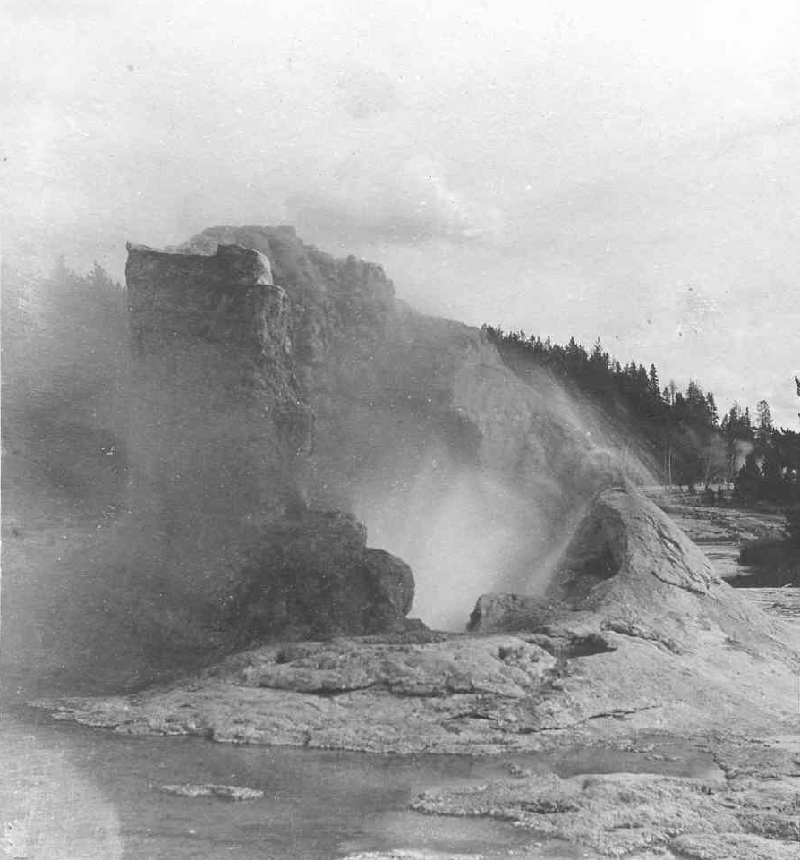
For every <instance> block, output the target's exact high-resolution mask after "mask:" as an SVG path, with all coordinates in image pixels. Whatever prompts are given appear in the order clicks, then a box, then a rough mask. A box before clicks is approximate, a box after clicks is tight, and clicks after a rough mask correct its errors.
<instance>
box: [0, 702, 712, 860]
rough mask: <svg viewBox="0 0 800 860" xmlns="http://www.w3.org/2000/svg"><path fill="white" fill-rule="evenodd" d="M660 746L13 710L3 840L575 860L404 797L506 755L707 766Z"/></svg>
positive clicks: (146, 859) (495, 765) (251, 853)
mask: <svg viewBox="0 0 800 860" xmlns="http://www.w3.org/2000/svg"><path fill="white" fill-rule="evenodd" d="M649 751H650V752H652V749H651V750H649ZM659 752H660V753H661V754H662V755H661V756H652V755H648V754H647V753H648V750H647V749H643V750H638V751H635V752H620V751H618V750H608V749H602V748H596V749H595V748H592V749H580V748H573V749H570V750H566V751H560V752H557V753H555V752H554V753H548V754H542V755H536V756H531V755H527V756H514V755H509V756H503V757H500V758H489V759H482V758H470V757H466V756H445V755H425V756H418V755H417V756H377V755H367V754H362V753H344V752H327V751H319V750H304V749H296V748H275V747H237V746H230V745H225V744H214V743H210V742H208V741H205V740H201V739H197V738H148V737H127V736H123V735H117V734H114V733H113V732H110V731H107V730H100V729H97V730H95V729H90V728H85V727H81V726H77V725H72V724H65V723H56V722H53V721H51V720H49V719H47V718H46V717H45V716H43V715H42V714H40V713H39V712H36V711H32V710H30V709H27V708H14V709H13V712H12V713H6V714H5V715H4V716H3V718H2V719H0V767H1V768H2V774H3V777H2V783H0V823H1V824H2V827H3V828H5V830H4V833H3V834H0V839H2V840H4V841H2V842H0V846H2V848H4V849H5V855H7V856H9V857H12V858H16V860H22V858H36V860H56V858H58V860H72V858H74V860H94V858H98V860H99V858H103V860H121V858H125V860H162V858H163V860H167V858H169V860H190V858H191V860H201V858H202V860H221V858H236V860H256V858H258V860H270V858H275V860H279V858H281V859H282V858H286V860H295V858H296V860H300V858H304V860H317V858H319V860H322V858H326V860H327V858H331V860H333V858H340V857H344V856H346V855H348V854H350V853H354V852H357V851H368V850H379V849H384V850H388V849H393V848H394V849H406V850H411V849H416V850H422V849H426V850H429V851H442V852H444V851H449V852H459V853H464V854H482V855H484V856H485V857H487V858H488V857H491V858H499V857H511V856H520V852H521V851H522V850H523V849H526V850H525V852H524V856H525V857H527V858H535V857H541V858H545V857H549V858H575V857H583V856H584V855H583V853H582V852H581V851H580V850H576V849H574V848H570V847H569V846H566V845H563V844H552V843H551V844H548V845H542V844H541V843H539V844H538V845H537V840H536V837H535V835H534V834H531V833H526V832H525V831H522V830H520V829H519V828H514V827H512V826H511V825H508V824H504V823H502V822H496V821H491V820H485V819H484V820H476V819H463V818H445V817H439V816H426V815H421V814H418V813H414V812H410V811H408V803H409V801H410V800H411V798H412V797H413V796H414V795H415V794H416V793H418V792H420V791H423V790H424V789H427V788H433V787H436V786H443V785H446V784H447V783H449V782H458V783H460V784H462V785H463V784H464V783H465V782H466V783H468V782H470V781H475V782H476V783H479V782H482V781H485V780H486V779H491V778H493V777H501V776H505V777H507V776H508V773H509V771H508V766H509V764H510V763H512V762H513V763H515V764H517V765H519V766H521V767H525V768H528V769H531V770H534V771H537V770H542V771H544V770H551V769H552V770H555V771H556V772H557V773H559V774H561V775H562V776H567V775H570V774H573V773H581V772H595V773H597V772H610V771H630V770H645V771H657V772H665V773H675V774H676V775H677V774H681V775H683V774H687V775H697V776H705V775H707V774H709V773H710V772H711V771H713V770H714V769H715V766H714V765H713V763H712V762H711V761H710V760H707V758H706V757H704V756H703V755H702V754H699V753H698V752H697V751H695V750H693V749H692V750H690V749H688V748H687V749H683V750H680V749H678V750H676V749H666V748H660V749H659ZM665 752H667V753H670V752H671V753H673V754H672V755H666V756H665V755H663V753H665ZM676 752H677V755H675V754H674V753H676ZM176 783H178V784H183V783H193V784H198V783H217V784H229V785H239V786H247V787H250V788H257V789H261V790H262V791H263V792H264V796H263V797H261V798H259V799H257V800H252V801H244V802H230V801H225V800H222V799H219V798H185V797H175V796H171V795H168V794H164V793H163V792H161V791H159V787H160V786H162V785H165V784H176ZM5 855H4V854H3V852H2V851H0V856H5Z"/></svg>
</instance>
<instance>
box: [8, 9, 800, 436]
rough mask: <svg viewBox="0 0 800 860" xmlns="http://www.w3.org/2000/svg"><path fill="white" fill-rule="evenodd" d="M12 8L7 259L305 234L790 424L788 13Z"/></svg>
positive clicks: (458, 304)
mask: <svg viewBox="0 0 800 860" xmlns="http://www.w3.org/2000/svg"><path fill="white" fill-rule="evenodd" d="M3 8H4V10H5V11H4V12H3V15H4V17H5V18H6V19H7V20H6V22H5V23H4V24H3V26H2V33H1V34H0V76H1V77H0V79H2V81H3V105H2V115H0V123H1V124H2V134H3V138H4V140H3V151H2V157H3V163H2V170H3V173H2V175H3V194H4V202H3V213H2V217H3V221H2V231H3V232H2V237H3V250H4V253H5V255H6V258H7V259H13V260H16V259H24V258H25V257H26V256H28V255H31V254H32V255H34V256H37V257H41V258H42V259H45V260H46V259H48V258H52V256H53V255H55V254H57V253H59V252H64V253H65V254H66V256H67V259H68V261H69V262H71V263H72V264H73V265H75V266H76V267H85V266H87V265H88V264H90V263H91V261H92V259H94V258H97V259H98V260H99V261H100V262H102V263H104V264H106V265H107V266H109V267H110V268H111V269H112V271H113V272H114V273H115V274H116V275H118V276H121V269H122V264H123V262H124V243H125V241H126V240H127V239H131V240H134V241H141V242H145V243H148V244H153V245H166V244H170V243H174V242H178V241H181V240H183V239H186V238H188V237H189V236H190V235H191V234H192V233H195V232H198V231H199V230H201V229H203V228H204V227H207V226H212V225H216V224H275V223H291V224H294V225H295V226H296V227H297V228H298V232H299V233H300V235H301V236H303V238H305V239H306V241H310V242H313V243H314V244H317V245H319V246H320V247H322V248H324V249H327V250H331V251H334V252H336V253H342V252H351V251H352V252H355V253H357V254H360V255H361V256H366V257H369V258H372V259H375V260H378V261H379V262H382V263H383V264H384V265H385V266H386V268H387V270H388V272H389V274H390V276H391V277H392V278H393V279H394V281H395V283H396V285H397V291H398V294H399V295H400V296H401V297H403V298H406V299H407V300H408V301H410V302H411V303H412V304H414V305H416V306H417V307H419V308H420V309H422V310H426V311H430V312H434V313H439V314H442V315H446V316H451V317H455V318H458V319H462V320H465V321H466V322H470V323H474V324H480V323H482V322H484V321H487V322H491V323H501V324H502V325H503V326H504V327H507V328H523V329H524V330H525V331H526V332H530V333H540V334H542V335H543V336H544V335H551V336H553V337H554V338H556V339H559V340H564V339H567V338H569V336H570V335H572V334H574V335H575V337H576V338H577V339H579V340H581V341H583V342H584V343H586V344H587V345H589V344H591V343H592V342H593V341H594V340H595V338H596V337H598V336H599V337H600V338H601V339H602V341H603V343H604V344H605V346H606V347H607V348H608V349H609V350H610V351H611V352H612V353H614V354H615V355H616V356H617V357H618V358H619V359H620V360H622V361H623V362H624V361H627V360H628V359H630V358H635V359H636V360H637V361H642V362H646V363H649V362H650V361H654V362H655V363H656V364H657V366H658V367H659V368H660V370H661V373H662V377H663V378H664V382H666V381H667V380H668V379H669V377H674V378H675V379H676V380H677V381H678V382H679V384H681V385H682V386H683V385H685V384H686V382H687V381H688V379H689V378H690V377H692V376H693V377H695V378H697V379H698V380H699V381H700V383H701V384H702V385H704V386H705V387H706V388H711V389H712V390H713V391H714V392H715V393H716V394H717V399H718V401H719V403H720V406H721V407H722V408H727V406H728V405H729V403H730V401H731V400H733V399H734V398H737V399H738V400H739V401H740V402H742V403H748V404H751V405H754V404H755V403H756V401H758V400H759V399H761V398H762V397H766V398H767V399H768V400H769V401H770V403H771V405H772V407H773V414H774V415H775V417H776V418H777V419H778V422H779V423H782V424H784V425H786V426H791V427H793V428H796V427H797V426H798V419H797V415H796V413H797V411H798V408H797V399H796V397H795V393H794V382H793V379H792V376H793V374H794V373H795V372H797V371H800V344H798V338H797V333H798V331H799V330H800V298H798V291H797V288H796V284H797V278H798V274H799V273H800V230H799V229H798V228H800V217H798V212H800V171H798V167H800V61H799V60H798V58H800V4H799V3H797V2H796V0H788V2H769V0H766V2H765V0H762V2H758V3H755V2H752V0H751V2H747V3H745V2H739V0H725V2H716V0H696V2H686V0H672V2H669V3H667V2H648V0H632V1H631V2H615V0H604V2H598V0H580V1H579V0H573V2H570V0H558V2H553V3H550V2H527V3H504V2H498V0H491V2H471V0H461V1H460V2H441V0H440V2H431V0H425V2H414V0H402V2H386V0H380V2H377V0H357V2H337V0H327V2H321V0H316V2H302V0H301V2H298V0H292V2H286V3H268V2H264V0H253V2H249V0H228V2H220V0H215V2H205V0H180V2H170V0H159V2H150V0H136V2H131V0H126V2H114V0H103V2H91V0H84V2H77V0H5V3H4V6H3Z"/></svg>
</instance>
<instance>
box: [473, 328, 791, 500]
mask: <svg viewBox="0 0 800 860" xmlns="http://www.w3.org/2000/svg"><path fill="white" fill-rule="evenodd" d="M483 331H484V332H485V333H486V335H487V336H488V337H489V339H490V340H491V342H492V343H493V344H494V345H495V346H496V347H497V349H498V351H499V353H500V356H501V357H502V359H503V361H504V362H505V364H506V365H507V366H508V367H509V368H510V369H511V370H513V371H514V372H515V373H516V374H517V375H518V376H520V377H521V378H522V379H525V380H526V381H529V380H530V378H531V375H532V374H533V373H534V372H535V369H536V368H545V369H546V370H547V371H549V372H550V373H551V374H553V376H555V377H556V378H557V379H558V380H559V381H560V382H561V383H562V384H564V385H565V386H566V387H567V388H568V389H570V390H572V392H573V393H575V394H577V395H579V396H581V397H582V398H583V399H586V400H588V401H589V402H591V403H592V404H593V405H594V406H596V407H599V408H600V409H601V410H602V411H603V412H604V413H605V414H607V415H608V416H609V417H612V418H614V419H617V420H622V421H624V423H625V424H626V425H627V426H628V427H629V428H630V430H631V431H632V432H634V433H635V434H636V435H637V436H638V438H639V439H641V440H643V442H644V444H645V445H646V447H647V448H648V450H649V451H650V453H651V455H652V460H653V461H654V462H655V463H657V464H658V470H659V472H660V473H661V475H660V476H661V478H662V480H663V481H664V482H665V483H668V484H677V485H683V486H687V487H688V488H690V489H692V490H693V489H694V488H695V487H697V486H701V487H704V488H705V489H706V492H707V493H710V492H711V489H710V488H711V485H712V484H716V485H719V484H723V483H727V484H730V483H733V484H734V493H735V495H736V498H737V500H738V501H741V502H743V503H753V502H756V501H762V500H766V501H770V502H775V503H780V504H793V503H796V502H797V501H798V498H800V486H798V473H800V433H798V432H796V431H793V430H785V429H777V428H775V427H774V426H773V422H772V416H771V412H770V408H769V404H768V403H767V402H766V401H765V400H762V401H761V402H760V403H759V404H758V405H757V407H756V409H755V414H753V413H752V412H751V410H750V408H749V407H747V406H745V407H744V408H742V407H741V406H740V405H739V404H738V403H733V404H732V405H731V407H730V408H729V409H728V411H727V412H725V413H724V414H722V415H721V414H720V412H719V409H718V406H717V402H716V399H715V397H714V394H713V393H712V392H711V391H704V390H703V388H702V387H701V386H700V385H699V383H698V382H696V381H694V380H692V381H690V382H689V384H688V385H687V387H686V389H685V390H683V391H682V390H680V389H679V388H678V386H677V385H676V384H675V382H674V381H672V380H670V381H669V382H668V383H667V384H665V385H664V384H662V382H661V379H660V376H659V372H658V369H657V368H656V366H655V364H650V366H649V368H647V367H645V366H644V365H643V364H637V363H635V362H633V361H631V362H628V363H627V364H624V365H623V364H621V363H620V362H619V361H618V360H616V359H615V358H613V357H612V356H611V355H610V354H609V353H608V352H607V351H606V350H605V349H604V348H603V346H602V344H601V342H600V340H599V339H598V340H597V341H596V342H595V344H594V345H593V347H592V348H591V349H588V350H587V349H586V347H584V346H583V345H581V344H579V343H577V342H576V341H575V338H574V337H573V338H570V340H569V342H568V343H567V344H566V345H562V344H558V343H554V342H553V341H552V340H551V339H550V338H546V339H544V340H542V338H541V337H539V336H538V335H537V336H534V335H531V336H526V335H525V332H523V331H508V332H506V331H504V330H503V329H502V328H501V327H500V326H489V325H484V326H483Z"/></svg>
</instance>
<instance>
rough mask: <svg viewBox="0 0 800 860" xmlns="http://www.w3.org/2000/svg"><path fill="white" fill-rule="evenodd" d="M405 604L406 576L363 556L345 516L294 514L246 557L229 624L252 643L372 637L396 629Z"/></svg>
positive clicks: (408, 593) (371, 553) (367, 553)
mask: <svg viewBox="0 0 800 860" xmlns="http://www.w3.org/2000/svg"><path fill="white" fill-rule="evenodd" d="M413 599H414V576H413V574H412V572H411V568H410V567H409V566H408V565H407V564H406V563H405V562H403V561H402V560H401V559H399V558H396V557H395V556H393V555H391V553H388V552H385V551H384V550H377V549H368V548H367V530H366V528H365V527H364V526H363V525H362V523H360V522H359V521H358V520H357V519H356V518H355V517H354V516H353V515H352V514H345V513H342V512H341V511H314V510H296V511H294V513H293V514H291V515H290V516H288V517H287V518H285V519H281V520H279V521H277V522H276V523H274V524H273V525H271V526H269V527H268V528H266V529H264V530H263V531H262V533H261V535H260V537H259V542H258V545H257V547H255V548H254V549H253V550H252V551H251V552H250V554H249V560H248V562H247V563H246V564H245V566H244V569H243V570H242V571H241V573H240V574H239V576H238V582H237V584H236V599H235V601H234V604H233V606H232V608H231V613H232V615H231V624H232V625H233V626H234V627H236V628H237V629H239V630H240V631H241V634H242V635H243V636H245V637H247V638H250V639H255V640H261V639H268V638H275V637H276V636H282V637H283V638H288V639H299V638H308V637H310V638H314V637H325V636H332V635H337V634H356V635H358V634H365V633H377V632H380V631H384V630H391V629H396V628H397V629H403V628H404V627H405V615H406V613H408V611H409V610H410V609H411V605H412V602H413Z"/></svg>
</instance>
